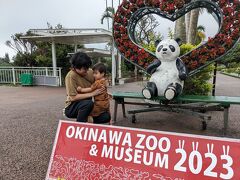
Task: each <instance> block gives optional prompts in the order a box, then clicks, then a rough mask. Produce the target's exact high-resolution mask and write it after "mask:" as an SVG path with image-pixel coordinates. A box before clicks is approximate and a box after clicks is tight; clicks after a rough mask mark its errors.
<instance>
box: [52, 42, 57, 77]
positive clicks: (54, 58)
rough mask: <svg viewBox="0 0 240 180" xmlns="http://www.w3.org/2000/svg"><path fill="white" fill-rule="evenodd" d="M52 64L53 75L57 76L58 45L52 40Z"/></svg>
mask: <svg viewBox="0 0 240 180" xmlns="http://www.w3.org/2000/svg"><path fill="white" fill-rule="evenodd" d="M52 66H53V76H57V58H56V46H55V42H54V41H52Z"/></svg>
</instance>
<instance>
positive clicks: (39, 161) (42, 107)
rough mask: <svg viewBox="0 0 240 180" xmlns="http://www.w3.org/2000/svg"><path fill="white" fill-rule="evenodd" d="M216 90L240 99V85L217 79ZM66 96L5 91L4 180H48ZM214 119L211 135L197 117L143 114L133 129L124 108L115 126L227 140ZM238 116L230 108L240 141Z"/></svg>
mask: <svg viewBox="0 0 240 180" xmlns="http://www.w3.org/2000/svg"><path fill="white" fill-rule="evenodd" d="M142 86H143V83H142V82H135V83H129V84H125V85H121V86H116V87H113V88H109V91H110V92H111V91H139V92H140V91H141V89H142ZM216 88H217V89H216V95H226V96H240V79H237V78H233V77H228V76H225V75H221V74H218V76H217V86H216ZM65 96H66V95H65V88H54V87H10V86H0V180H11V179H18V180H22V179H34V180H35V179H36V180H38V179H44V178H45V175H46V171H47V168H48V163H49V159H50V154H51V151H52V145H53V141H54V138H55V134H56V129H57V125H58V121H59V119H66V118H64V117H63V115H62V108H63V106H64V100H65ZM129 108H130V106H126V109H127V110H128V109H129ZM131 108H134V109H136V108H141V107H137V106H136V107H134V106H131ZM111 109H113V103H112V104H111ZM211 115H212V120H211V121H210V122H209V123H208V128H207V130H206V131H202V130H201V123H200V120H199V119H198V118H195V117H193V116H188V115H184V114H176V113H169V112H149V113H142V114H138V115H137V123H136V124H132V123H131V116H129V115H128V119H124V118H123V117H122V113H121V108H119V112H118V116H117V124H116V125H119V126H129V127H135V128H145V129H156V130H162V131H174V132H185V133H191V134H203V135H210V136H222V128H223V112H212V113H211ZM239 116H240V106H237V105H233V106H231V108H230V119H229V133H228V135H227V136H228V137H233V138H240V118H239ZM69 120H70V119H69ZM70 121H75V120H73V119H71V120H70Z"/></svg>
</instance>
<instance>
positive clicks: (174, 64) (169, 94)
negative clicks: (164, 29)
mask: <svg viewBox="0 0 240 180" xmlns="http://www.w3.org/2000/svg"><path fill="white" fill-rule="evenodd" d="M180 41H181V40H180V39H178V38H177V39H175V40H174V39H166V40H163V41H161V42H160V43H159V44H158V45H157V48H156V56H157V58H158V59H156V60H155V61H154V62H153V63H152V64H150V65H149V66H148V67H147V72H148V73H149V74H151V78H150V80H149V82H148V83H147V86H146V87H145V88H144V89H143V90H142V94H143V96H144V97H145V98H146V99H151V98H153V97H156V96H164V97H165V98H166V100H169V101H170V100H172V99H173V98H174V97H176V96H178V95H179V94H181V92H182V89H183V85H184V80H185V79H186V78H187V69H186V67H185V65H184V63H183V62H182V60H181V59H180V58H179V57H178V56H179V55H180Z"/></svg>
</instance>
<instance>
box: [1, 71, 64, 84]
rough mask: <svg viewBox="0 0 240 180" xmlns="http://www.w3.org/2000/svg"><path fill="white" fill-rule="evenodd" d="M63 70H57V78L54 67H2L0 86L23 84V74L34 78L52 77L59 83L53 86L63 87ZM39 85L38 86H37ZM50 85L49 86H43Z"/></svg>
mask: <svg viewBox="0 0 240 180" xmlns="http://www.w3.org/2000/svg"><path fill="white" fill-rule="evenodd" d="M61 70H62V68H59V67H57V68H56V70H55V71H56V76H54V69H53V68H52V67H0V84H14V85H15V84H19V83H21V80H20V76H21V74H26V73H27V74H32V75H33V77H34V76H36V77H40V76H42V77H49V78H50V77H51V78H54V77H55V78H56V79H57V83H56V84H53V86H62V75H61ZM36 85H37V84H36ZM41 85H49V84H41Z"/></svg>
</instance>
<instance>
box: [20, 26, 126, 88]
mask: <svg viewBox="0 0 240 180" xmlns="http://www.w3.org/2000/svg"><path fill="white" fill-rule="evenodd" d="M29 31H30V32H31V33H32V34H33V35H32V36H23V37H21V38H22V39H26V40H28V41H41V42H50V43H51V44H52V66H53V74H54V76H55V75H56V67H57V59H56V43H60V44H70V45H74V46H75V52H77V45H78V44H83V45H85V44H97V43H109V44H112V48H110V50H99V49H95V48H89V49H85V50H84V51H85V52H86V53H87V54H89V55H90V56H91V55H93V54H95V55H99V56H111V57H112V85H113V86H114V85H115V79H116V59H115V54H116V53H115V48H114V46H113V44H114V43H113V37H112V32H110V31H107V30H105V29H98V28H96V29H30V30H29ZM107 51H108V53H107ZM117 60H118V64H119V66H118V68H119V71H118V72H119V77H120V76H121V70H120V67H121V57H120V55H119V56H118V58H117Z"/></svg>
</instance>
